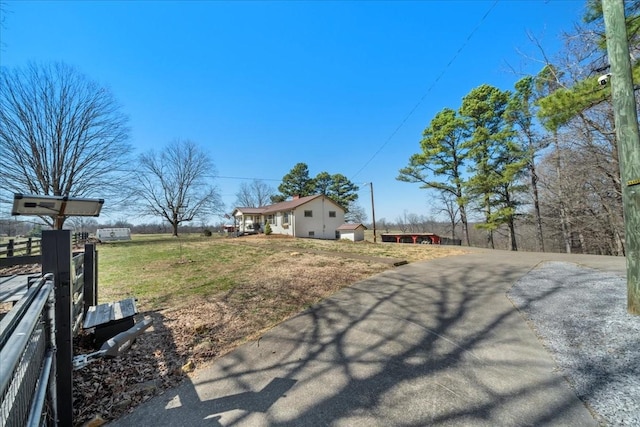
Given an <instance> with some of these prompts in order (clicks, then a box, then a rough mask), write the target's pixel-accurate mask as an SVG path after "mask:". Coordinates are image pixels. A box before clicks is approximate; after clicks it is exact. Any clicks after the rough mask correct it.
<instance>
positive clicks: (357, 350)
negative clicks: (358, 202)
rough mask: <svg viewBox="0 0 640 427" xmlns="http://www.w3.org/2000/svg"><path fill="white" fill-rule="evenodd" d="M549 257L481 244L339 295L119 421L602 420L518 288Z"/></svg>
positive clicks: (613, 265) (599, 265)
mask: <svg viewBox="0 0 640 427" xmlns="http://www.w3.org/2000/svg"><path fill="white" fill-rule="evenodd" d="M544 260H557V261H569V262H572V263H577V264H578V265H584V266H588V267H592V268H596V269H600V270H602V271H607V272H611V273H612V274H617V275H623V274H624V268H625V264H624V259H623V258H614V257H598V256H567V255H559V254H532V253H511V252H505V251H486V250H473V251H472V252H471V253H470V254H466V255H460V256H452V257H447V258H438V259H434V260H430V261H425V262H420V263H413V264H409V265H405V266H401V267H399V268H397V269H394V270H390V271H386V272H384V273H381V274H379V275H376V276H374V277H372V278H369V279H367V280H364V281H362V282H358V283H356V284H355V285H353V286H351V287H348V288H345V289H343V290H341V291H340V292H338V293H336V294H335V295H334V296H333V297H331V298H329V299H327V300H324V301H323V302H321V303H319V304H317V305H316V306H314V307H312V308H310V309H309V310H307V311H305V312H303V313H301V314H300V315H298V316H296V317H294V318H292V319H290V320H288V321H286V322H284V323H282V324H280V325H279V326H277V327H276V328H274V329H272V330H270V331H269V332H267V333H266V334H265V335H263V336H262V337H261V338H260V339H259V340H257V341H254V342H249V343H247V344H245V345H243V346H241V347H240V348H238V349H237V350H235V351H234V352H232V353H230V354H228V355H227V356H225V357H223V358H221V359H219V360H217V361H216V362H215V363H213V364H211V365H210V366H208V367H205V368H202V369H199V370H197V371H196V372H195V373H194V374H193V375H192V377H191V378H190V379H189V380H187V381H185V382H184V383H183V384H182V385H181V386H180V387H178V388H177V389H174V390H171V391H169V392H167V393H165V394H164V395H161V396H158V397H156V398H154V399H151V400H150V401H148V402H147V403H145V404H144V405H142V406H140V407H139V408H137V409H136V410H135V412H133V413H132V414H129V415H128V416H126V417H123V418H122V419H120V420H118V421H116V422H114V423H112V424H111V425H114V426H131V425H135V426H155V427H160V426H428V425H438V426H454V425H455V426H469V425H473V426H527V425H531V426H540V425H550V426H551V425H557V426H573V425H575V426H589V425H592V426H595V425H596V422H595V421H594V418H593V417H592V415H591V414H590V413H589V411H588V410H587V409H586V408H585V406H584V405H583V403H582V402H581V401H580V400H579V399H578V398H577V397H576V394H575V393H574V392H573V390H572V389H571V387H570V386H569V384H568V383H567V381H566V380H565V379H564V378H563V377H562V376H561V375H560V373H559V372H558V370H557V366H556V364H555V363H554V361H553V360H552V358H551V356H550V354H549V353H548V352H547V351H546V350H545V349H544V347H543V345H542V344H541V342H540V341H539V340H538V338H537V337H536V335H535V334H534V332H533V331H532V330H531V328H530V327H529V326H528V325H527V322H526V321H525V320H524V318H523V317H522V315H521V313H520V312H519V311H518V310H517V309H516V308H515V307H514V306H513V304H512V303H511V302H510V300H509V299H508V298H507V297H506V292H507V291H508V290H509V288H510V287H511V286H512V285H513V284H514V283H515V282H516V281H518V280H519V279H520V278H522V277H523V276H525V275H526V274H527V273H528V272H529V271H530V270H531V269H533V268H535V267H536V266H537V265H538V264H539V263H540V262H542V261H544Z"/></svg>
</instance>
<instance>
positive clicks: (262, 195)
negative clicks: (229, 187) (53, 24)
mask: <svg viewBox="0 0 640 427" xmlns="http://www.w3.org/2000/svg"><path fill="white" fill-rule="evenodd" d="M274 194H276V190H275V189H274V188H273V187H271V186H270V185H269V184H266V183H265V182H264V181H260V180H259V179H254V180H253V181H251V182H243V183H242V184H240V190H238V192H237V193H236V206H242V207H245V208H257V207H259V206H266V205H268V204H270V203H271V196H273V195H274Z"/></svg>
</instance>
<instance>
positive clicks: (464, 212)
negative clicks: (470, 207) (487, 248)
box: [459, 204, 471, 246]
mask: <svg viewBox="0 0 640 427" xmlns="http://www.w3.org/2000/svg"><path fill="white" fill-rule="evenodd" d="M459 206H460V222H462V232H463V233H464V238H465V239H466V240H467V246H471V241H470V240H469V224H468V222H467V209H466V207H465V206H464V204H460V205H459Z"/></svg>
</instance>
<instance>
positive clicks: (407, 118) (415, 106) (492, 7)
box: [351, 0, 500, 179]
mask: <svg viewBox="0 0 640 427" xmlns="http://www.w3.org/2000/svg"><path fill="white" fill-rule="evenodd" d="M499 1H500V0H495V1H494V2H493V4H492V5H491V7H490V8H489V10H487V11H486V12H485V14H484V15H483V16H482V18H481V19H480V21H479V22H478V24H477V25H476V26H475V28H474V29H473V30H472V31H471V32H470V33H469V35H468V36H467V38H466V40H465V41H464V42H463V43H462V46H460V47H459V48H458V50H457V51H456V53H455V54H454V55H453V57H452V58H451V59H450V60H449V62H448V63H447V65H445V66H444V68H443V69H442V71H441V72H440V74H439V75H438V76H437V77H436V79H435V80H434V81H433V83H431V86H429V88H428V89H427V91H426V92H425V93H424V95H422V97H421V98H420V100H418V102H417V103H416V105H414V107H413V108H412V109H411V110H410V111H409V113H407V115H406V116H405V117H404V119H402V121H401V122H400V124H399V125H398V126H397V127H396V128H395V130H394V131H393V132H391V135H389V137H388V138H387V139H386V141H385V142H384V143H383V144H382V145H381V146H380V148H378V150H377V151H376V152H375V153H373V155H372V156H371V158H369V160H367V162H366V163H365V164H364V165H363V166H362V167H361V168H360V169H359V170H358V171H357V172H356V173H355V174H353V175H352V176H351V179H353V178H355V177H356V176H358V174H360V172H362V171H363V170H364V169H365V168H366V167H367V166H369V163H371V162H372V161H373V159H375V158H376V157H377V156H378V154H380V152H381V151H382V150H383V149H384V147H386V146H387V144H388V143H389V142H391V140H392V139H393V137H394V136H395V135H396V134H397V133H398V131H399V130H400V129H401V128H402V127H403V126H404V124H405V123H406V122H407V120H409V118H410V117H411V116H412V115H413V113H415V111H416V110H417V109H418V107H419V106H420V105H421V104H422V102H423V101H424V99H425V98H426V97H427V95H429V93H430V92H431V90H433V88H434V87H435V86H436V84H437V83H438V82H439V81H440V79H441V78H442V76H444V74H445V73H446V72H447V70H448V69H449V67H451V65H452V64H453V62H454V61H455V60H456V59H457V58H458V56H459V55H460V53H462V51H463V50H464V48H465V47H466V46H467V44H469V42H470V41H471V38H472V37H473V36H474V34H475V33H476V32H477V31H478V29H479V28H480V27H481V26H482V24H483V23H484V21H485V20H486V19H487V17H488V16H489V14H490V13H491V11H492V10H493V9H494V8H495V7H496V5H497V4H498V2H499Z"/></svg>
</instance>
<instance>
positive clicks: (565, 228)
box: [553, 132, 571, 254]
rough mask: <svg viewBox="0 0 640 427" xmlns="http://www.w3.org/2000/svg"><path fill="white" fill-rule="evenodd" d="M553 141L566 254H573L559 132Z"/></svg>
mask: <svg viewBox="0 0 640 427" xmlns="http://www.w3.org/2000/svg"><path fill="white" fill-rule="evenodd" d="M553 141H554V144H555V146H556V178H557V184H558V202H559V203H560V228H561V229H562V238H563V240H564V249H565V252H566V253H568V254H570V253H571V233H570V232H569V226H568V221H567V212H566V209H565V205H564V192H563V191H562V162H561V161H560V147H559V142H558V132H554V133H553Z"/></svg>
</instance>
